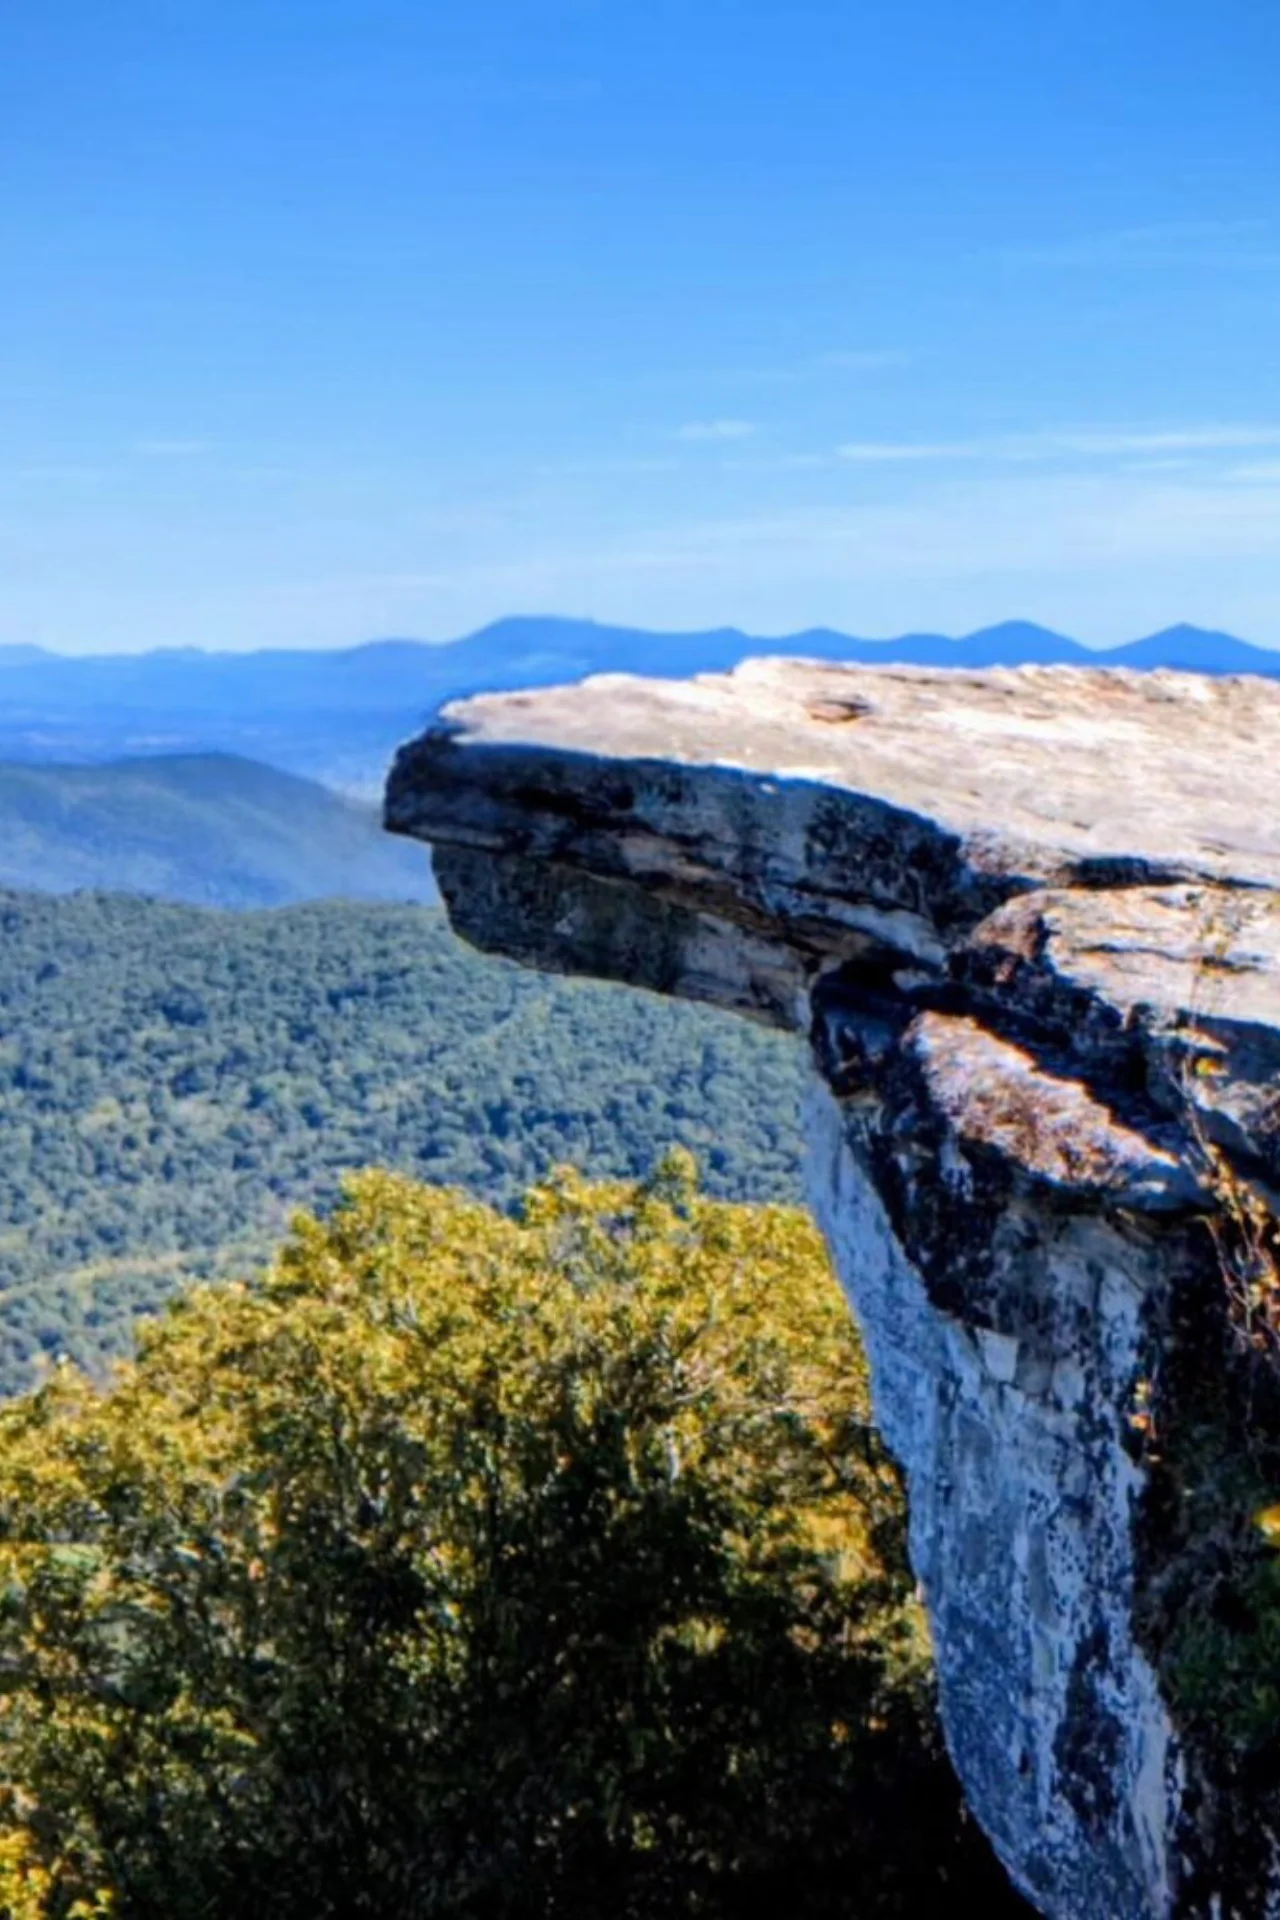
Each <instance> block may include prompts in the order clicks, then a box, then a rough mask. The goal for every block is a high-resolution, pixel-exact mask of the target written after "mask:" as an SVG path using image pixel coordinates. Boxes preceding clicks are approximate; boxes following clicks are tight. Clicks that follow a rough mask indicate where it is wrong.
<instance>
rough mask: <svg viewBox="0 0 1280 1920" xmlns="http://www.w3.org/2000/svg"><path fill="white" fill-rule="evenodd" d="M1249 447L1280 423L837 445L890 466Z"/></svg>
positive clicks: (848, 456) (1272, 443) (861, 459)
mask: <svg viewBox="0 0 1280 1920" xmlns="http://www.w3.org/2000/svg"><path fill="white" fill-rule="evenodd" d="M1247 447H1280V424H1276V425H1271V424H1258V425H1247V424H1245V425H1236V424H1232V423H1226V422H1224V423H1223V424H1221V425H1209V426H1195V427H1169V428H1155V429H1150V428H1138V429H1129V428H1114V427H1068V428H1051V429H1046V430H1043V431H1040V432H1035V433H1009V434H992V435H989V436H985V437H981V438H977V439H972V440H850V441H846V442H845V443H844V444H843V445H842V446H841V447H839V448H838V449H837V451H838V453H839V456H840V458H841V459H842V460H849V461H853V462H855V463H857V464H859V465H865V466H879V465H886V466H887V465H893V464H896V463H900V462H923V463H934V462H945V461H994V462H997V463H1006V462H1008V463H1017V462H1024V461H1032V462H1036V461H1048V460H1061V459H1071V458H1080V457H1083V458H1086V459H1089V458H1106V457H1124V456H1141V455H1151V456H1155V457H1157V458H1165V457H1168V456H1177V455H1180V454H1195V453H1215V452H1216V453H1222V452H1229V451H1233V450H1240V449H1243V448H1247Z"/></svg>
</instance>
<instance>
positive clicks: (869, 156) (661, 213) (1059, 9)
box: [0, 0, 1280, 651]
mask: <svg viewBox="0 0 1280 1920" xmlns="http://www.w3.org/2000/svg"><path fill="white" fill-rule="evenodd" d="M0 179H3V181H4V183H5V185H4V188H3V190H2V191H0V260H3V263H4V283H5V294H4V298H3V302H0V641H23V640H27V641H37V642H40V643H42V644H45V645H50V646H55V647H61V648H66V649H69V650H75V651H88V650H100V649H120V648H133V647H142V646H156V645H183V644H195V645H202V646H223V647H249V646H261V645H279V644H283V645H317V644H321V645H329V644H340V643H347V642H353V641H358V640H361V639H365V638H368V637H370V636H372V635H375V634H389V633H398V634H417V635H421V636H423V637H426V638H444V637H447V636H451V635H453V634H456V633H459V632H463V631H465V630H467V629H469V628H472V627H475V626H477V625H479V624H481V623H482V622H484V621H485V620H488V619H491V618H493V617H496V616H498V615H500V614H503V613H507V612H513V611H557V612H566V613H573V614H590V615H594V616H596V617H598V618H601V619H615V620H624V621H633V622H636V623H640V624H649V625H656V626H668V627H677V626H687V625H719V624H724V623H729V622H733V623H736V624H739V625H742V626H745V627H748V628H751V629H754V630H755V631H758V632H765V633H781V632H785V631H787V630H788V629H794V628H797V627H802V626H804V625H809V624H816V623H822V624H828V625H834V626H841V627H844V628H846V629H847V630H850V631H853V632H857V633H864V634H887V633H893V632H896V631H901V630H904V629H908V628H920V627H930V628H941V629H943V630H946V631H961V630H965V629H968V628H972V627H974V626H977V625H980V624H983V623H985V622H988V621H993V620H998V619H1003V618H1010V617H1015V616H1017V617H1027V618H1034V619H1039V620H1043V621H1045V622H1046V623H1048V624H1051V625H1055V626H1058V627H1060V628H1063V629H1065V630H1067V631H1071V632H1074V633H1076V634H1078V635H1079V636H1080V637H1081V638H1084V639H1086V640H1091V641H1099V642H1104V641H1113V640H1119V639H1122V638H1127V637H1131V636H1133V635H1135V634H1137V633H1140V632H1143V631H1147V630H1150V629H1152V628H1154V627H1156V626H1159V625H1162V624H1166V623H1168V622H1171V621H1174V620H1179V619H1189V620H1195V621H1198V622H1200V623H1203V624H1208V625H1222V626H1226V627H1230V628H1232V629H1234V630H1236V631H1238V632H1241V633H1243V634H1244V635H1246V636H1247V637H1249V638H1252V639H1256V640H1259V641H1262V642H1265V643H1270V644H1275V645H1280V7H1277V6H1276V5H1275V3H1274V0H1218V4H1217V5H1216V6H1213V7H1210V6H1209V5H1207V4H1206V3H1205V0H1194V3H1192V0H1158V4H1157V3H1156V0H1106V3H1105V4H1104V3H1103V0H1075V3H1074V4H1072V3H1071V0H1035V4H1032V0H1017V4H1013V3H1012V0H973V4H972V5H970V6H961V5H957V4H956V0H868V3H867V4H860V0H767V3H766V0H466V4H465V5H463V4H461V0H454V4H450V5H448V6H444V5H438V4H435V3H434V0H412V3H410V0H362V3H361V4H356V0H305V4H303V3H302V0H253V4H249V3H248V0H128V4H125V5H119V6H114V5H104V4H103V0H47V4H44V5H39V6H37V5H25V6H24V5H21V4H17V3H16V0H14V3H11V4H9V5H8V6H0Z"/></svg>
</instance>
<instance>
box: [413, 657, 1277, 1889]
mask: <svg viewBox="0 0 1280 1920" xmlns="http://www.w3.org/2000/svg"><path fill="white" fill-rule="evenodd" d="M1277 742H1280V684H1277V683H1275V682H1271V681H1266V680H1261V679H1251V678H1245V677H1238V678H1219V679H1207V678H1201V677H1199V676H1196V675H1189V674H1177V673H1169V672H1163V671H1160V672H1152V673H1138V672H1133V671H1123V670H1114V669H1110V670H1108V669H1093V668H1068V667H1025V668H1001V669H994V670H992V671H990V672H968V671H957V670H946V669H926V668H909V667H883V668H881V667H876V668H857V667H832V666H829V665H823V664H816V663H806V662H803V661H794V660H756V661H752V662H750V663H749V664H747V665H745V666H743V667H740V668H738V669H737V670H736V671H735V672H733V673H730V674H724V675H708V676H703V677H699V678H696V679H693V680H689V681H684V682H670V681H645V680H640V679H634V678H631V677H628V676H625V675H608V676H601V677H598V678H596V679H593V680H588V681H586V682H583V683H582V684H580V685H577V686H572V687H565V688H551V689H546V690H543V691H539V692H537V693H531V694H511V693H507V694H498V695H487V696H480V697H478V698H475V699H471V700H468V701H465V702H463V703H460V704H459V705H457V706H454V707H452V708H448V709H446V710H445V712H444V714H443V715H442V717H441V721H440V723H439V724H438V725H437V726H436V727H434V728H433V729H432V730H431V731H430V732H428V733H427V734H425V735H424V736H423V737H422V738H421V739H420V740H417V741H414V742H412V743H411V744H410V745H408V746H406V747H405V748H403V749H402V751H401V753H400V755H399V757H398V759H397V761H396V764H395V767H394V769H393V771H392V774H391V777H390V780H389V782H388V788H387V800H386V820H387V824H388V826H389V827H391V828H392V829H393V830H394V831H397V832H401V833H407V834H411V835H415V836H417V837H419V838H421V839H424V840H427V841H429V842H430V843H431V844H432V846H433V848H434V853H435V862H436V872H437V878H438V880H439V883H440V886H441V890H442V892H443V894H444V896H445V899H446V901H447V904H448V906H449V910H450V914H451V917H452V919H453V921H454V924H455V926H457V928H458V929H459V931H460V932H461V933H462V934H463V935H464V936H465V937H467V938H468V939H470V940H472V941H473V942H475V943H476V944H477V945H480V946H483V947H485V948H487V949H489V950H493V951H498V952H503V953H507V954H510V955H512V956H514V957H515V958H517V959H519V960H522V961H524V962H526V963H528V964H531V965H537V966H544V967H551V968H556V969H561V970H567V971H577V972H584V973H591V974H596V975H599V976H602V977H606V978H611V979H616V980H622V981H626V982H628V983H630V984H632V985H634V986H639V987H646V988H650V989H653V990H657V991H661V992H665V993H674V994H680V995H685V996H687V997H691V998H698V999H703V1000H709V1001H712V1002H715V1003H717V1004H720V1005H722V1006H726V1007H729V1008H732V1009H734V1010H736V1011H739V1012H741V1013H745V1014H747V1015H750V1016H751V1017H754V1018H757V1019H763V1020H767V1021H770V1022H772V1023H774V1024H776V1025H779V1026H783V1027H787V1028H791V1029H793V1030H795V1031H796V1032H798V1033H800V1034H802V1035H803V1036H804V1037H805V1039H806V1040H807V1042H808V1044H809V1046H810V1048H811V1050H812V1057H813V1062H814V1069H815V1073H814V1094H813V1100H812V1103H811V1114H810V1121H809V1129H810V1133H809V1148H810V1154H809V1158H810V1191H811V1197H812V1201H813V1205H814V1207H815V1211H816V1212H817V1214H818V1217H819V1219H820V1220H821V1222H822V1224H823V1226H824V1229H825V1231H826V1234H827V1237H828V1241H829V1243H830V1245H831V1248H832V1252H833V1255H834V1258H835V1260H836V1264H837V1268H838V1270H839V1272H840V1274H841V1278H842V1280H843V1283H844V1285H845V1287H846V1289H847V1291H848V1293H849V1296H850V1298H851V1300H852V1302H853V1305H854V1308H855V1311H856V1312H857V1314H858V1316H859V1319H860V1321H861V1323H862V1326H863V1329H864V1333H865V1336H866V1340H867V1345H868V1351H869V1354H870V1357H871V1361H872V1368H873V1376H874V1383H875V1392H876V1400H877V1410H878V1416H879V1418H880V1421H881V1424H882V1426H883V1429H884V1432H885V1435H886V1438H887V1440H888V1442H889V1444H890V1445H891V1447H892V1448H893V1449H894V1451H895V1453H896V1454H897V1456H898V1458H899V1460H900V1461H901V1463H902V1465H903V1468H904V1471H905V1474H906V1477H907V1481H908V1488H909V1495H910V1501H911V1546H912V1556H913V1560H914V1564H915V1567H916V1570H917V1573H918V1574H919V1577H920V1580H921V1582H922V1585H923V1588H924V1591H925V1595H926V1598H927V1601H928V1605H929V1609H930V1614H931V1618H932V1622H933V1630H934V1638H935V1646H936V1652H937V1660H938V1671H939V1684H940V1689H941V1697H942V1707H943V1716H944V1722H945V1725H946V1728H947V1734H948V1739H949V1742H950V1744H951V1749H952V1753H953V1756H954V1758H955V1761H956V1765H957V1768H958V1770H959V1772H960V1775H961V1778H962V1780H963V1782H964V1785H965V1788H966V1792H967V1794H968V1797H969V1800H970V1803H971V1805H972V1807H973V1809H974V1812H975V1813H976V1815H977V1817H978V1818H979V1819H980V1820H981V1821H982V1823H983V1825H984V1826H985V1827H986V1829H987V1831H988V1832H989V1833H990V1835H991V1837H992V1839H993V1841H994V1843H995V1845H996V1847H997V1849H998V1851H999V1852H1000V1854H1001V1856H1002V1858H1003V1859H1004V1861H1005V1863H1006V1865H1007V1866H1008V1868H1009V1871H1010V1873H1011V1874H1012V1875H1013V1877H1014V1878H1015V1880H1016V1881H1017V1883H1018V1885H1019V1886H1020V1887H1021V1888H1022V1889H1023V1891H1024V1892H1025V1893H1026V1894H1027V1895H1028V1897H1029V1898H1030V1899H1031V1900H1032V1901H1033V1902H1034V1903H1035V1904H1036V1905H1037V1906H1038V1907H1039V1908H1040V1910H1041V1911H1043V1912H1044V1913H1046V1914H1049V1915H1052V1916H1055V1917H1058V1920H1148V1916H1161V1917H1163V1916H1171V1917H1172V1916H1190V1915H1196V1916H1200V1915H1203V1916H1206V1920H1207V1917H1208V1916H1213V1915H1217V1916H1220V1920H1227V1916H1229V1915H1232V1914H1236V1915H1240V1916H1254V1915H1266V1914H1272V1913H1277V1912H1280V1869H1278V1868H1277V1865H1276V1861H1277V1859H1278V1858H1280V1562H1278V1561H1277V1556H1276V1549H1275V1547H1274V1546H1273V1545H1272V1544H1271V1534H1270V1533H1269V1532H1268V1528H1267V1526H1266V1525H1264V1524H1262V1523H1261V1522H1260V1521H1259V1517H1258V1516H1259V1514H1262V1515H1264V1516H1265V1515H1266V1514H1267V1512H1268V1511H1269V1509H1270V1508H1271V1507H1273V1506H1275V1505H1276V1504H1277V1503H1278V1502H1280V1238H1278V1236H1277V1230H1276V1214H1277V1205H1278V1202H1277V1195H1278V1194H1280V804H1277V799H1276V792H1275V782H1276V763H1277V753H1276V747H1277ZM1276 1531H1280V1528H1277V1529H1276Z"/></svg>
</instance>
